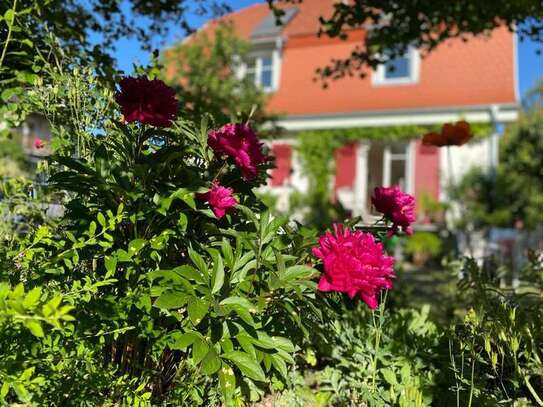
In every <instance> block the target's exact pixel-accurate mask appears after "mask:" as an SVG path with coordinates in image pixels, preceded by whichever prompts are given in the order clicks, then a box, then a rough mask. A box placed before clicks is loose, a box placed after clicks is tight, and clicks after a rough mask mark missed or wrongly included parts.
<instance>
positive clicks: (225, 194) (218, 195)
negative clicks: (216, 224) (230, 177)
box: [198, 181, 238, 219]
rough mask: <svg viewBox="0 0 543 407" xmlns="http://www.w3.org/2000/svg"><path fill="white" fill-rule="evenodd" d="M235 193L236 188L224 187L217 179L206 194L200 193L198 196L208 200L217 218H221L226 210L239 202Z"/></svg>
mask: <svg viewBox="0 0 543 407" xmlns="http://www.w3.org/2000/svg"><path fill="white" fill-rule="evenodd" d="M233 193H234V190H233V189H232V188H226V187H223V186H222V185H220V184H219V183H218V182H216V181H215V182H214V183H213V185H212V186H211V189H210V190H209V191H207V192H206V193H205V194H198V198H199V199H201V200H203V201H206V202H208V203H209V205H211V208H212V209H213V213H214V214H215V216H216V217H217V219H220V218H222V217H223V216H224V215H225V213H226V211H228V210H229V209H231V208H233V207H234V206H236V204H237V203H238V201H237V200H236V198H235V197H234V195H233Z"/></svg>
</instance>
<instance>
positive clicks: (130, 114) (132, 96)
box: [115, 76, 178, 127]
mask: <svg viewBox="0 0 543 407" xmlns="http://www.w3.org/2000/svg"><path fill="white" fill-rule="evenodd" d="M119 85H120V86H121V91H120V92H118V93H117V94H116V95H115V100H116V101H117V103H118V104H119V105H121V113H122V114H123V116H124V120H126V121H127V122H129V123H131V122H140V123H142V124H150V125H151V126H155V127H170V126H171V125H172V121H173V120H174V119H175V117H176V115H177V108H178V102H177V99H176V97H175V91H174V90H173V89H172V88H170V87H169V86H167V85H166V84H165V83H164V82H162V81H161V80H158V79H153V80H149V79H148V78H147V77H146V76H140V77H137V78H132V77H129V76H128V77H126V78H123V79H121V81H120V82H119Z"/></svg>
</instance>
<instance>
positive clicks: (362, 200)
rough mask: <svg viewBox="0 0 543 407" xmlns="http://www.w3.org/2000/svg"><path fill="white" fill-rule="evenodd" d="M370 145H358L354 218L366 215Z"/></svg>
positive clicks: (354, 189) (354, 187)
mask: <svg viewBox="0 0 543 407" xmlns="http://www.w3.org/2000/svg"><path fill="white" fill-rule="evenodd" d="M369 148H370V146H369V144H367V143H363V142H360V143H358V144H357V145H356V167H355V169H356V171H355V177H354V185H353V192H354V202H353V211H352V213H353V216H364V215H365V214H366V202H367V199H368V196H367V195H368V194H367V189H368V151H369Z"/></svg>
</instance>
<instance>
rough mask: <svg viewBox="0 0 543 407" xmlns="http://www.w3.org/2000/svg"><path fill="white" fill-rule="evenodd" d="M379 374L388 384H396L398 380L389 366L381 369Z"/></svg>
mask: <svg viewBox="0 0 543 407" xmlns="http://www.w3.org/2000/svg"><path fill="white" fill-rule="evenodd" d="M381 374H382V375H383V377H384V378H385V380H386V381H387V383H388V384H392V385H397V384H398V380H397V379H396V374H395V373H394V371H393V370H392V369H390V368H384V369H381Z"/></svg>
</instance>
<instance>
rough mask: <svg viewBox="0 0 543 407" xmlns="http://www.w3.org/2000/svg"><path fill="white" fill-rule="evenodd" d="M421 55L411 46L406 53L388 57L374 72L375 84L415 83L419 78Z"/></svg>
mask: <svg viewBox="0 0 543 407" xmlns="http://www.w3.org/2000/svg"><path fill="white" fill-rule="evenodd" d="M419 66H420V56H419V53H418V51H417V50H416V49H414V48H410V49H409V50H408V51H407V52H406V53H405V54H404V55H400V56H397V57H394V58H389V59H387V60H386V61H385V62H384V63H383V64H382V65H379V66H378V67H377V69H376V70H375V71H374V72H373V84H374V85H401V84H413V83H416V82H418V80H419Z"/></svg>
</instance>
